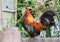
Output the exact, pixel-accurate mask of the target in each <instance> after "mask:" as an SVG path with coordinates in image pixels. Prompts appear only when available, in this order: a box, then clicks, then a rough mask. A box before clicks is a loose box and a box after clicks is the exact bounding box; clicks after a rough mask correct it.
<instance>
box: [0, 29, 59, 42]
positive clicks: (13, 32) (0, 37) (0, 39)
mask: <svg viewBox="0 0 60 42" xmlns="http://www.w3.org/2000/svg"><path fill="white" fill-rule="evenodd" d="M0 42H60V37H58V38H29V37H28V38H21V37H20V32H19V31H18V29H17V28H6V29H5V30H4V31H2V32H1V33H0Z"/></svg>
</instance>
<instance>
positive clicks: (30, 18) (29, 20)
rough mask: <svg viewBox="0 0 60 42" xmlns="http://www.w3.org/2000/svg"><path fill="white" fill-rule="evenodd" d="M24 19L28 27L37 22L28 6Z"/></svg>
mask: <svg viewBox="0 0 60 42" xmlns="http://www.w3.org/2000/svg"><path fill="white" fill-rule="evenodd" d="M24 19H25V24H27V25H31V24H32V23H33V21H35V20H34V18H33V16H32V15H31V13H30V12H29V9H28V6H26V11H25V15H24Z"/></svg>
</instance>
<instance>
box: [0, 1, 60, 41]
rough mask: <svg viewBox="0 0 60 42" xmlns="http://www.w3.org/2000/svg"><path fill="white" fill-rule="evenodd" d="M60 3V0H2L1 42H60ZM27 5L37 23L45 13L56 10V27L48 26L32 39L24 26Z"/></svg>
mask: <svg viewBox="0 0 60 42" xmlns="http://www.w3.org/2000/svg"><path fill="white" fill-rule="evenodd" d="M59 3H60V1H59V0H0V42H60V4H59ZM26 5H28V9H29V12H30V13H31V15H32V16H33V17H34V19H35V21H36V22H39V18H40V17H41V16H42V15H43V13H44V12H45V11H47V10H54V12H56V16H55V17H54V22H55V25H54V26H51V27H50V26H49V25H48V26H47V29H46V30H44V31H41V32H40V34H39V35H38V36H35V37H30V35H29V34H28V32H27V31H26V30H25V29H24V27H23V26H22V20H23V16H24V14H26V13H25V12H26V11H27V9H26ZM50 17H51V16H50ZM47 21H48V20H47ZM23 25H24V24H23ZM29 28H30V27H29ZM32 35H33V34H32Z"/></svg>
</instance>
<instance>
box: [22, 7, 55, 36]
mask: <svg viewBox="0 0 60 42" xmlns="http://www.w3.org/2000/svg"><path fill="white" fill-rule="evenodd" d="M47 12H48V11H47ZM47 12H45V13H44V14H43V15H42V16H41V17H40V22H36V21H35V19H34V17H33V16H32V15H31V13H30V12H29V9H28V6H26V12H25V14H24V16H23V21H22V24H23V27H24V29H25V30H26V31H27V32H28V33H29V35H30V36H31V37H34V36H36V35H39V33H40V31H41V30H45V29H46V26H47V25H50V24H51V23H53V22H54V19H51V18H52V17H53V16H54V15H50V14H52V12H50V14H49V13H48V15H47ZM53 14H55V13H54V12H53ZM48 16H51V17H48ZM51 21H53V22H51Z"/></svg>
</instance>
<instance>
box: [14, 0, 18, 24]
mask: <svg viewBox="0 0 60 42" xmlns="http://www.w3.org/2000/svg"><path fill="white" fill-rule="evenodd" d="M14 3H15V4H14V7H15V24H16V20H17V0H14Z"/></svg>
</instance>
